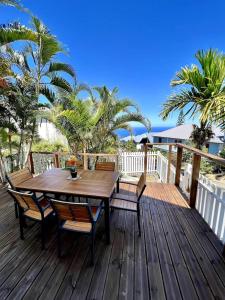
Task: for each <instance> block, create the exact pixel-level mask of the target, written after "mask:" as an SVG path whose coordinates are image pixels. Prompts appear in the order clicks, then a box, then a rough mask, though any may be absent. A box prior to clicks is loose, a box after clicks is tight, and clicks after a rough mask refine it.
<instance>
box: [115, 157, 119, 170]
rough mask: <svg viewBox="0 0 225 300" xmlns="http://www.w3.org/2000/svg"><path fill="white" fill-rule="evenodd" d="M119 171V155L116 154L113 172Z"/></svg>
mask: <svg viewBox="0 0 225 300" xmlns="http://www.w3.org/2000/svg"><path fill="white" fill-rule="evenodd" d="M118 170H119V154H118V153H117V154H116V161H115V171H118Z"/></svg>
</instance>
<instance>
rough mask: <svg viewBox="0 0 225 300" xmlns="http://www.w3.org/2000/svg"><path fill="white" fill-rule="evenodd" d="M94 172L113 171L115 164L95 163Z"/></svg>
mask: <svg viewBox="0 0 225 300" xmlns="http://www.w3.org/2000/svg"><path fill="white" fill-rule="evenodd" d="M95 170H98V171H115V163H114V162H97V163H96V165H95Z"/></svg>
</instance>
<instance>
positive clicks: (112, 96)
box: [50, 87, 150, 152]
mask: <svg viewBox="0 0 225 300" xmlns="http://www.w3.org/2000/svg"><path fill="white" fill-rule="evenodd" d="M95 91H98V94H99V95H100V96H99V99H91V98H89V99H87V100H80V99H78V98H77V96H76V95H74V94H72V95H70V97H69V98H67V102H66V107H65V106H63V104H59V105H58V106H56V107H53V109H52V111H51V114H50V116H51V118H50V120H51V121H52V122H54V124H55V125H56V127H57V128H58V129H60V130H61V132H62V133H63V134H65V136H66V137H67V139H68V142H69V145H70V147H71V148H72V149H73V151H75V152H76V151H77V150H81V149H82V150H83V151H89V152H100V151H104V150H105V149H106V148H107V146H109V145H110V144H111V143H112V141H115V140H116V138H117V135H116V130H118V129H121V128H123V129H127V130H131V127H130V125H129V123H130V122H132V121H136V122H139V123H142V124H144V125H145V126H146V127H148V129H149V126H150V123H149V121H148V120H147V119H145V118H144V117H143V116H142V115H141V113H140V112H139V111H138V109H137V107H136V105H134V103H133V102H132V101H131V100H129V99H118V98H117V97H116V94H117V92H118V90H117V89H114V90H113V91H110V90H108V89H107V88H106V87H102V88H95ZM132 110H133V111H132Z"/></svg>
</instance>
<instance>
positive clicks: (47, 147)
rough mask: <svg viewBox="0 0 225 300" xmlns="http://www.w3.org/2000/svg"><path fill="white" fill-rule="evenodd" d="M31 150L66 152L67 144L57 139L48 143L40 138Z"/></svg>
mask: <svg viewBox="0 0 225 300" xmlns="http://www.w3.org/2000/svg"><path fill="white" fill-rule="evenodd" d="M32 151H34V152H68V151H69V149H68V147H67V145H63V144H62V143H61V142H59V141H57V142H55V143H50V142H48V141H45V140H42V141H40V142H37V143H35V144H33V146H32Z"/></svg>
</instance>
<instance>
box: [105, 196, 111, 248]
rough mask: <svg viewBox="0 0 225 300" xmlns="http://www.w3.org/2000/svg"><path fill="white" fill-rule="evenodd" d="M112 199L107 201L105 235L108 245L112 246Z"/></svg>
mask: <svg viewBox="0 0 225 300" xmlns="http://www.w3.org/2000/svg"><path fill="white" fill-rule="evenodd" d="M109 202H110V198H109V199H106V200H105V234H106V243H107V244H110V208H109Z"/></svg>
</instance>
